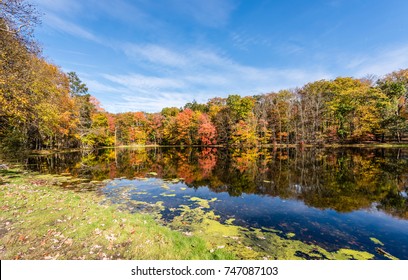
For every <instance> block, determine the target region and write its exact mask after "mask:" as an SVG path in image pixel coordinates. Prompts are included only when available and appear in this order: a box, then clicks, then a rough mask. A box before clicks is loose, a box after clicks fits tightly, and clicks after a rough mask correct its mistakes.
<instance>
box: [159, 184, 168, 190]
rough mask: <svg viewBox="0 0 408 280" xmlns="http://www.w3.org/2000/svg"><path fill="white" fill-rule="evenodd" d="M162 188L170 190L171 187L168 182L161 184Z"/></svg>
mask: <svg viewBox="0 0 408 280" xmlns="http://www.w3.org/2000/svg"><path fill="white" fill-rule="evenodd" d="M160 187H161V188H162V189H165V190H169V189H170V187H169V186H168V185H167V184H163V185H161V186H160Z"/></svg>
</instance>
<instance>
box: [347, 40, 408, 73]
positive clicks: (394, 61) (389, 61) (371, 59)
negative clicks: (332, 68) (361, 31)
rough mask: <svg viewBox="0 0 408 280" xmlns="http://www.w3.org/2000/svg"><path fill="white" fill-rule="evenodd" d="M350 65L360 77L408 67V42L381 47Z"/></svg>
mask: <svg viewBox="0 0 408 280" xmlns="http://www.w3.org/2000/svg"><path fill="white" fill-rule="evenodd" d="M348 66H349V69H351V70H352V71H354V72H355V75H356V76H358V77H362V76H365V75H367V74H374V75H377V76H381V75H384V74H387V73H391V72H392V71H396V70H399V69H405V68H408V44H407V45H400V46H397V47H388V48H386V49H381V50H378V51H377V52H375V53H374V54H371V55H360V56H358V57H355V58H354V59H353V60H352V63H351V64H349V65H348Z"/></svg>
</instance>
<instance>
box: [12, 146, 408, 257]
mask: <svg viewBox="0 0 408 280" xmlns="http://www.w3.org/2000/svg"><path fill="white" fill-rule="evenodd" d="M17 160H18V161H19V162H20V163H22V164H23V165H24V166H26V167H27V168H29V169H32V170H36V171H41V172H44V173H55V174H61V173H63V174H65V175H67V176H68V174H67V173H69V174H71V175H72V176H73V177H80V178H86V179H88V180H92V181H95V180H99V181H101V180H105V179H110V181H107V184H106V186H105V187H103V188H100V187H96V188H95V190H98V191H99V192H102V193H103V194H104V195H105V196H106V197H107V199H109V200H112V201H114V202H116V203H121V204H122V205H123V207H126V208H127V209H128V210H130V211H139V212H156V213H157V214H159V215H160V217H161V220H162V221H163V223H171V221H172V219H173V218H174V217H176V216H178V215H180V213H181V212H182V208H181V205H187V206H189V207H190V208H192V209H194V208H201V209H203V210H204V211H212V212H214V214H215V215H219V221H220V222H221V223H224V222H226V221H229V222H230V223H232V224H233V225H237V226H241V227H244V228H248V229H252V228H257V229H261V230H265V231H266V230H271V229H272V230H274V231H276V232H278V234H279V236H280V237H282V238H291V239H296V240H300V241H302V242H305V243H307V244H315V245H316V246H320V247H322V248H324V249H326V250H328V251H336V250H338V249H340V248H350V249H353V250H359V251H367V252H369V253H371V254H373V255H375V258H377V259H383V258H384V256H383V255H381V254H379V253H377V252H376V248H377V247H379V248H381V249H382V250H384V251H386V252H388V253H390V254H391V255H393V256H395V257H397V258H400V259H408V199H407V195H406V194H407V190H408V188H407V186H408V184H407V178H408V177H407V176H408V150H401V149H321V150H317V149H306V150H298V149H276V150H272V149H270V150H261V151H255V150H250V151H245V152H242V151H227V150H220V149H218V150H217V149H180V148H167V149H154V148H153V149H105V150H99V151H97V152H96V153H66V154H55V155H49V156H27V157H26V156H24V157H21V158H19V159H17ZM71 187H74V188H77V189H80V188H81V185H77V184H74V183H72V184H71ZM136 202H146V204H143V203H136ZM152 205H156V206H157V205H161V206H162V207H152Z"/></svg>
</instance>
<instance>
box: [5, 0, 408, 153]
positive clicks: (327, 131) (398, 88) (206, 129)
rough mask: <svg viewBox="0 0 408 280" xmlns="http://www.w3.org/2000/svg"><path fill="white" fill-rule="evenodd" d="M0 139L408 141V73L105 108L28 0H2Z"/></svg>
mask: <svg viewBox="0 0 408 280" xmlns="http://www.w3.org/2000/svg"><path fill="white" fill-rule="evenodd" d="M0 6H1V14H0V58H1V59H0V140H1V144H2V146H5V147H16V146H20V147H25V148H30V149H49V148H73V147H101V146H112V145H131V144H139V145H148V144H156V145H214V144H220V145H225V146H231V147H237V148H245V147H254V146H259V145H271V144H325V143H361V142H366V141H379V142H388V141H397V142H401V141H403V140H404V135H405V134H406V133H407V130H408V121H407V119H408V114H407V106H406V105H407V94H408V69H405V70H399V71H397V72H393V73H391V74H388V75H385V76H384V77H382V78H380V79H377V80H374V79H369V78H364V79H355V78H351V77H340V78H336V79H334V80H320V81H316V82H312V83H309V84H306V85H304V86H303V87H301V88H296V89H292V90H282V91H279V92H276V93H275V92H274V93H268V94H262V95H255V96H247V97H241V96H239V95H229V96H228V97H227V98H219V97H217V98H213V99H211V100H209V101H208V102H207V103H206V104H199V103H197V102H195V101H193V102H192V103H188V104H186V105H185V106H184V107H183V108H164V109H163V110H162V111H161V112H160V113H145V112H128V113H120V114H111V113H108V112H106V111H104V110H103V109H102V108H101V106H100V104H99V102H98V101H97V100H96V99H95V98H93V97H92V96H91V95H90V94H89V93H88V89H87V87H86V85H85V84H83V83H82V81H81V80H80V79H79V78H78V76H77V75H76V74H75V73H74V72H70V73H68V74H66V73H64V72H62V71H61V69H59V68H58V67H57V66H55V65H53V64H52V63H49V62H47V61H46V60H45V59H43V58H42V57H41V53H40V51H39V50H38V48H37V47H36V46H37V45H36V44H35V42H34V40H33V38H32V36H31V35H32V26H33V25H34V24H35V23H37V22H38V17H37V13H36V11H35V9H34V7H33V6H31V5H30V4H27V3H26V2H25V1H23V0H7V1H1V2H0Z"/></svg>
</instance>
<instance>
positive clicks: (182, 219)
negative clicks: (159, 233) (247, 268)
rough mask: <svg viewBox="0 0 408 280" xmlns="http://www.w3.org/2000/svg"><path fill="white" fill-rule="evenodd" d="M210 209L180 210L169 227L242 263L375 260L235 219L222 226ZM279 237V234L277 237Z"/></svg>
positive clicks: (184, 207) (364, 253)
mask: <svg viewBox="0 0 408 280" xmlns="http://www.w3.org/2000/svg"><path fill="white" fill-rule="evenodd" d="M191 200H192V201H195V202H196V203H203V204H204V206H207V205H206V203H208V201H207V200H203V199H200V198H193V199H191ZM203 201H204V202H203ZM207 209H208V208H207V207H197V208H190V207H189V206H187V205H181V206H180V207H179V209H178V210H179V211H180V215H178V216H176V217H174V218H173V220H172V221H171V222H170V224H169V226H170V227H171V228H173V229H175V230H178V231H180V232H182V233H184V234H185V235H188V236H198V237H200V238H202V239H204V240H205V241H206V243H207V246H208V247H210V248H213V249H212V250H213V251H215V250H217V249H218V248H223V249H226V250H227V251H229V252H231V253H233V254H234V255H235V256H236V257H237V258H239V259H279V260H296V259H298V260H302V259H359V260H360V259H371V258H373V257H374V256H373V255H372V254H370V253H368V252H361V251H356V250H351V249H340V250H338V251H336V252H329V251H327V250H325V249H324V248H322V247H320V246H317V245H315V244H307V243H305V242H302V241H300V240H296V239H294V237H295V236H296V235H295V234H294V233H291V232H289V233H286V234H283V236H281V235H282V232H281V231H277V230H274V229H267V228H265V229H261V228H251V229H247V228H244V227H240V226H236V225H233V224H232V222H233V219H229V220H226V221H225V222H224V223H222V222H220V216H219V215H216V214H215V213H214V211H211V210H207ZM278 233H279V234H278Z"/></svg>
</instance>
